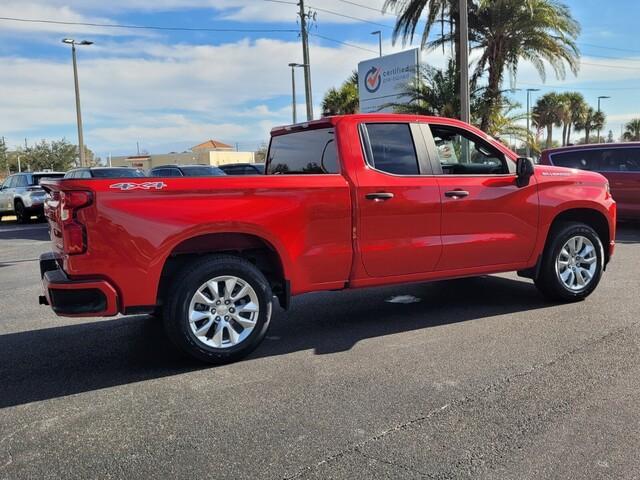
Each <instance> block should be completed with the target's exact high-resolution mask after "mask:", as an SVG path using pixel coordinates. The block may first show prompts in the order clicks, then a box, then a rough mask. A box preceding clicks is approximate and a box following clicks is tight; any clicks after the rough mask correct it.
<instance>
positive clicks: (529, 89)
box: [527, 88, 540, 157]
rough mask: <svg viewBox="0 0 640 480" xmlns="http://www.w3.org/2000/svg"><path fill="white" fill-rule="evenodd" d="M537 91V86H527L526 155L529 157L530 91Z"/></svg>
mask: <svg viewBox="0 0 640 480" xmlns="http://www.w3.org/2000/svg"><path fill="white" fill-rule="evenodd" d="M539 91H540V89H539V88H527V157H531V142H530V138H529V137H530V136H531V113H530V112H531V92H539Z"/></svg>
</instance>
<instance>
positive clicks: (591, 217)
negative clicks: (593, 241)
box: [547, 208, 609, 264]
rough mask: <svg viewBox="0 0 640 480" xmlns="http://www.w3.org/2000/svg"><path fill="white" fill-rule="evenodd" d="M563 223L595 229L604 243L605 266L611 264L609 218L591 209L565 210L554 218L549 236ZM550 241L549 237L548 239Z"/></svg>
mask: <svg viewBox="0 0 640 480" xmlns="http://www.w3.org/2000/svg"><path fill="white" fill-rule="evenodd" d="M563 222H582V223H585V224H587V225H589V226H590V227H591V228H593V229H594V230H595V231H596V233H597V234H598V237H600V241H601V242H602V247H603V248H604V258H605V264H606V263H607V262H609V222H607V218H606V217H605V216H604V215H603V214H602V213H600V212H599V211H597V210H593V209H589V208H576V209H571V210H565V211H564V212H562V213H560V214H559V215H558V216H557V217H556V218H554V220H553V223H551V227H550V228H549V234H551V231H552V230H553V228H554V227H555V226H556V225H558V224H559V223H563ZM548 241H549V237H547V242H548Z"/></svg>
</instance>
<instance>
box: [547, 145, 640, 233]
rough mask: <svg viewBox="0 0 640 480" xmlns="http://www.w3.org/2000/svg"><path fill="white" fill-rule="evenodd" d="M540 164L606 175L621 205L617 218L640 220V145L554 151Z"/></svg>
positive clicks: (583, 147) (571, 148) (617, 201)
mask: <svg viewBox="0 0 640 480" xmlns="http://www.w3.org/2000/svg"><path fill="white" fill-rule="evenodd" d="M540 163H541V164H543V165H556V166H559V167H568V168H579V169H581V170H589V171H592V172H598V173H601V174H602V175H604V176H605V177H606V178H607V180H609V184H610V185H611V194H612V195H613V198H614V199H615V201H616V203H617V204H618V218H620V219H624V220H640V143H605V144H595V145H575V146H569V147H561V148H552V149H549V150H545V151H544V152H542V156H541V157H540Z"/></svg>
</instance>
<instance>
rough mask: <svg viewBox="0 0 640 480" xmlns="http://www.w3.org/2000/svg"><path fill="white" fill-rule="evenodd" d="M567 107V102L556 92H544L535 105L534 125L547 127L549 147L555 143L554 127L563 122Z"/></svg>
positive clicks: (547, 144)
mask: <svg viewBox="0 0 640 480" xmlns="http://www.w3.org/2000/svg"><path fill="white" fill-rule="evenodd" d="M565 108H566V103H565V102H564V100H563V99H562V97H561V96H560V95H559V94H557V93H555V92H550V93H546V94H544V95H543V96H541V97H540V98H538V100H537V101H536V104H535V105H534V106H533V111H532V115H531V118H532V120H533V125H534V126H535V127H537V128H540V129H545V128H546V129H547V142H546V147H547V148H550V147H551V146H552V145H553V127H554V126H559V125H560V124H561V122H562V118H563V113H564V111H565Z"/></svg>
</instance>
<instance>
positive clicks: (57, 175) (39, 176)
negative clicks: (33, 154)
mask: <svg viewBox="0 0 640 480" xmlns="http://www.w3.org/2000/svg"><path fill="white" fill-rule="evenodd" d="M62 177H64V173H41V174H37V175H31V177H30V178H31V183H30V184H29V185H40V180H42V179H43V178H62Z"/></svg>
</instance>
